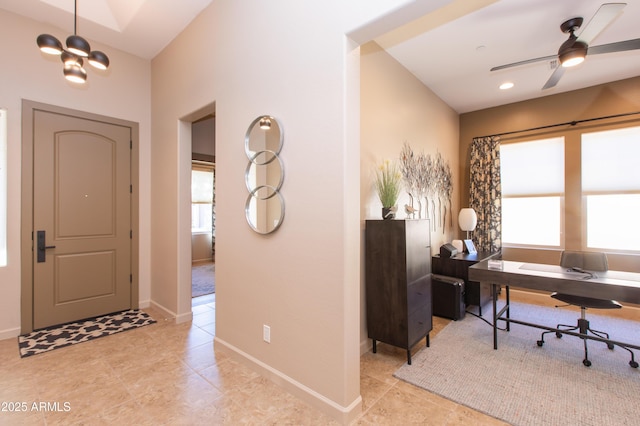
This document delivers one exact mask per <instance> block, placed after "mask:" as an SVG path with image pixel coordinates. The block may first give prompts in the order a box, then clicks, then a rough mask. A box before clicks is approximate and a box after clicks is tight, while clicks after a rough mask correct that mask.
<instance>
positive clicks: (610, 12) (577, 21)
mask: <svg viewBox="0 0 640 426" xmlns="http://www.w3.org/2000/svg"><path fill="white" fill-rule="evenodd" d="M626 5H627V4H626V3H604V4H603V5H601V6H600V8H599V9H598V11H597V12H596V14H595V15H593V18H591V21H589V23H588V24H587V25H586V26H585V27H584V29H583V30H582V32H581V33H580V36H576V35H575V32H576V31H578V30H579V29H580V27H581V26H582V22H583V19H582V18H581V17H576V18H572V19H569V20H567V21H565V22H563V23H562V25H560V29H561V30H562V32H563V33H567V34H569V39H567V41H565V42H564V43H562V45H561V46H560V49H558V53H557V54H556V55H549V56H543V57H541V58H534V59H527V60H524V61H519V62H514V63H511V64H506V65H500V66H497V67H493V68H491V71H498V70H502V69H505V68H511V67H517V66H520V65H525V64H530V63H533V62H541V61H551V60H557V65H556V69H555V70H554V71H553V73H552V74H551V77H549V80H547V82H546V83H545V85H544V86H543V87H542V89H543V90H544V89H549V88H551V87H554V86H555V85H556V84H558V81H560V78H561V77H562V75H563V74H564V71H565V69H566V68H567V67H571V66H574V65H578V64H579V63H581V62H582V61H584V59H585V57H586V56H587V53H588V54H589V55H598V54H601V53H612V52H622V51H625V50H636V49H640V38H636V39H632V40H625V41H619V42H615V43H609V44H602V45H600V46H589V43H591V41H592V40H593V39H594V38H596V37H597V36H598V35H599V34H600V33H601V32H602V31H603V30H604V29H605V28H606V27H607V26H608V25H609V24H610V23H611V22H613V20H614V19H615V18H616V17H617V16H618V15H619V14H620V12H622V9H623V8H624V7H625V6H626Z"/></svg>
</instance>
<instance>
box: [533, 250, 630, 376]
mask: <svg viewBox="0 0 640 426" xmlns="http://www.w3.org/2000/svg"><path fill="white" fill-rule="evenodd" d="M560 266H562V267H565V268H568V270H572V268H575V269H577V270H578V271H584V273H586V274H590V273H591V271H593V272H598V271H607V270H608V269H609V264H608V262H607V255H606V254H605V253H596V252H575V251H564V252H562V257H561V258H560ZM575 269H574V270H575ZM551 297H553V298H554V299H557V300H560V301H561V302H564V303H566V304H567V305H573V306H579V307H580V318H578V324H577V325H575V326H573V325H568V324H558V325H557V326H556V328H557V329H559V330H562V331H575V330H578V333H580V334H583V335H585V336H586V335H587V334H589V333H591V334H593V335H594V336H597V337H600V338H601V339H606V341H605V343H606V344H607V347H608V348H609V349H611V350H613V348H614V343H612V342H611V341H610V340H609V334H608V333H605V332H604V331H598V330H593V329H592V328H591V327H590V326H589V321H588V320H587V315H586V312H587V309H589V308H591V309H620V308H622V305H621V304H620V303H618V302H616V301H615V300H603V299H594V298H591V297H582V296H574V295H572V294H563V293H558V292H555V293H552V294H551ZM556 307H558V306H556ZM548 333H556V337H557V338H558V339H560V338H562V333H561V332H560V331H545V332H543V333H542V335H541V337H540V340H538V342H537V343H538V346H542V345H544V335H545V334H548ZM582 340H583V341H584V359H583V360H582V363H583V364H584V365H585V366H586V367H589V366H591V361H589V353H588V350H587V340H588V339H586V338H584V337H582ZM615 346H620V347H621V348H623V349H626V350H627V351H629V353H630V354H631V361H629V365H630V366H631V367H633V368H638V363H637V362H636V360H635V358H634V354H633V351H631V349H629V348H627V347H626V346H622V345H619V344H616V345H615Z"/></svg>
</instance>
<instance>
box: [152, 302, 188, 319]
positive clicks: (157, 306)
mask: <svg viewBox="0 0 640 426" xmlns="http://www.w3.org/2000/svg"><path fill="white" fill-rule="evenodd" d="M148 307H151V308H153V309H157V310H159V311H162V313H163V315H164V316H165V317H170V318H174V319H175V321H176V324H181V323H183V322H188V321H191V320H192V319H193V312H191V311H189V312H187V313H184V314H181V315H178V314H177V313H175V312H173V311H172V310H170V309H167V308H165V307H164V306H162V305H160V304H158V303H157V302H154V301H153V300H152V301H151V302H150V306H148Z"/></svg>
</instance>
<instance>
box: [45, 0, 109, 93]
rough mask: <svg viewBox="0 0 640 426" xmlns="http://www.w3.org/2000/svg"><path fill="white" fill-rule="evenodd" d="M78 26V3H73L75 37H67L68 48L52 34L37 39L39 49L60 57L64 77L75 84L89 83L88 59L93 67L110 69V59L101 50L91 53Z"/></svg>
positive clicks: (75, 1)
mask: <svg viewBox="0 0 640 426" xmlns="http://www.w3.org/2000/svg"><path fill="white" fill-rule="evenodd" d="M77 24H78V2H77V0H74V2H73V35H70V36H69V37H67V41H66V43H67V48H66V49H64V48H63V47H62V43H60V40H58V39H57V38H55V37H54V36H52V35H50V34H40V35H39V36H38V39H37V43H38V47H39V48H40V50H41V51H42V52H44V53H47V54H49V55H60V59H61V60H62V63H63V64H64V68H63V73H64V77H65V78H66V79H67V80H69V81H72V82H74V83H84V82H85V81H87V71H86V70H85V69H84V67H83V64H84V60H85V59H86V60H87V61H88V62H89V64H91V65H92V66H93V67H95V68H97V69H101V70H106V69H107V68H108V67H109V58H108V57H107V55H105V54H104V53H103V52H100V51H99V50H94V51H91V46H89V42H88V41H87V40H85V39H84V38H82V37H80V36H79V35H77V34H76V26H77Z"/></svg>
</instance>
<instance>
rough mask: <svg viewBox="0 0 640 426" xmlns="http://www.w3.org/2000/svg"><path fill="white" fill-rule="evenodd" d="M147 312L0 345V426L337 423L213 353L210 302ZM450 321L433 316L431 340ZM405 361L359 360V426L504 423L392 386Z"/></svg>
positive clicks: (395, 357) (393, 356)
mask: <svg viewBox="0 0 640 426" xmlns="http://www.w3.org/2000/svg"><path fill="white" fill-rule="evenodd" d="M205 297H207V296H205ZM147 311H148V312H149V313H150V314H151V315H152V316H153V317H154V319H156V320H157V321H158V323H157V324H154V325H151V326H147V327H143V328H140V329H136V330H131V331H127V332H124V333H120V334H117V335H113V336H108V337H104V338H101V339H97V340H94V341H91V342H87V343H82V344H79V345H74V346H70V347H67V348H62V349H58V350H54V351H52V352H48V353H45V354H41V355H36V356H33V357H29V358H25V359H21V358H20V357H19V354H18V344H17V341H16V339H6V340H2V341H0V402H1V403H2V404H3V405H2V407H0V408H1V410H0V425H5V424H10V425H18V424H25V425H58V424H60V425H85V424H86V425H101V424H104V425H110V424H126V425H129V424H135V425H181V424H184V425H199V424H207V425H215V424H233V425H236V424H255V425H283V424H289V425H327V424H337V423H336V422H333V421H332V420H331V419H330V418H328V417H326V416H324V415H323V414H322V413H320V412H318V411H317V410H316V409H314V408H312V407H310V406H308V405H307V404H305V403H303V402H301V401H300V400H298V399H296V398H295V397H293V396H291V395H290V394H288V393H287V392H285V391H283V390H281V389H280V388H279V387H277V386H276V385H274V384H273V383H271V382H270V381H268V380H265V379H263V378H262V377H261V376H259V375H258V374H257V373H255V372H253V371H252V370H250V369H249V368H247V367H245V366H243V365H241V364H239V363H237V362H236V361H234V360H232V359H230V358H229V357H228V356H225V355H224V354H222V353H221V352H219V351H216V350H215V347H214V348H213V350H212V345H213V337H214V333H215V296H210V297H209V299H201V300H198V298H197V299H194V303H193V313H194V317H193V321H192V322H189V323H183V324H175V322H174V321H173V320H171V319H165V318H163V316H162V314H161V313H160V312H158V311H154V310H152V309H149V310H147ZM447 323H448V320H445V319H442V318H438V317H434V330H433V332H432V334H431V336H432V337H433V336H434V335H435V334H437V332H438V331H439V330H441V329H442V328H443V327H444V326H445V325H446V324H447ZM423 346H424V341H423V342H421V343H420V344H419V345H417V346H416V348H415V349H414V352H415V351H418V350H420V349H422V347H423ZM405 359H406V354H405V352H404V351H402V350H398V349H395V348H393V347H390V346H388V345H385V344H379V345H378V353H376V354H373V353H371V352H369V353H366V354H364V355H363V356H362V358H361V395H362V400H363V407H362V415H361V416H360V418H359V419H357V420H356V422H355V423H356V424H359V425H395V424H421V425H466V424H474V425H502V424H504V423H502V422H500V421H498V420H496V419H494V418H492V417H489V416H486V415H484V414H482V413H479V412H476V411H473V410H471V409H468V408H466V407H464V406H462V405H458V404H455V403H453V402H451V401H449V400H447V399H444V398H441V397H439V396H437V395H434V394H431V393H429V392H426V391H424V390H422V389H419V388H416V387H414V386H412V385H409V384H407V383H405V382H401V381H398V380H396V379H395V378H393V376H392V374H393V372H394V371H395V370H396V369H398V368H399V367H400V366H401V365H402V364H403V363H404V362H405ZM34 402H35V403H36V405H35V407H34V406H33V403H34ZM40 403H45V405H41V404H40ZM38 404H40V405H38ZM18 408H25V409H26V411H22V412H16V411H15V410H16V409H18ZM5 410H8V411H5Z"/></svg>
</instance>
